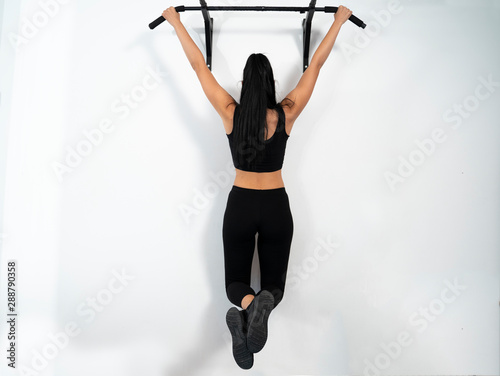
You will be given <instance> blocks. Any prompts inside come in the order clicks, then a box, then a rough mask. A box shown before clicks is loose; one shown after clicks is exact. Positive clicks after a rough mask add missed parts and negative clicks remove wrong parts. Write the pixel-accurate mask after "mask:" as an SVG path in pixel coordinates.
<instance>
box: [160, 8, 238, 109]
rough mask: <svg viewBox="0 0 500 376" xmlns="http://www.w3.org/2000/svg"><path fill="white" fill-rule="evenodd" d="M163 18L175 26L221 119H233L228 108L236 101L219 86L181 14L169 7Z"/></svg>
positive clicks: (193, 66)
mask: <svg viewBox="0 0 500 376" xmlns="http://www.w3.org/2000/svg"><path fill="white" fill-rule="evenodd" d="M162 16H163V17H164V18H165V19H166V20H167V21H168V22H169V23H170V24H171V25H172V26H173V28H174V30H175V33H176V34H177V37H178V38H179V41H180V42H181V45H182V48H183V50H184V53H185V54H186V57H187V58H188V60H189V63H190V64H191V67H192V68H193V69H194V71H195V72H196V75H197V76H198V79H199V81H200V83H201V86H202V88H203V91H204V92H205V95H206V96H207V98H208V100H209V101H210V103H211V104H212V106H213V107H214V108H215V110H216V111H217V113H218V114H219V115H220V116H221V118H223V119H227V118H228V117H231V116H232V112H231V110H228V106H229V104H230V103H234V102H235V100H234V99H233V97H231V95H229V93H228V92H227V91H226V90H224V88H222V87H221V86H220V85H219V83H218V82H217V80H216V79H215V77H214V76H213V74H212V72H211V71H210V69H208V67H207V65H206V64H205V58H204V57H203V54H202V53H201V51H200V49H199V48H198V46H197V45H196V43H194V41H193V39H192V38H191V36H190V35H189V33H188V32H187V30H186V28H185V27H184V25H183V24H182V22H181V18H180V15H179V13H177V11H176V10H175V8H174V7H169V8H168V9H166V10H165V11H164V12H163V13H162Z"/></svg>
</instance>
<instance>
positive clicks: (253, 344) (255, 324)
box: [247, 291, 274, 353]
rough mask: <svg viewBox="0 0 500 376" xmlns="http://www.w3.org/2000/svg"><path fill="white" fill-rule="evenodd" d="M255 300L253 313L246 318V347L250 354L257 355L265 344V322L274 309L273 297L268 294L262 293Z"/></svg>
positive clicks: (266, 292)
mask: <svg viewBox="0 0 500 376" xmlns="http://www.w3.org/2000/svg"><path fill="white" fill-rule="evenodd" d="M254 300H255V307H254V308H253V309H254V310H255V313H253V312H252V317H249V318H248V333H247V347H248V350H249V351H250V352H252V353H258V352H259V351H260V350H262V348H263V347H264V345H265V344H266V342H267V334H268V330H267V321H268V319H269V315H270V314H271V311H272V310H273V308H274V297H273V295H272V294H271V293H270V292H268V291H264V292H262V293H261V294H260V295H259V296H258V297H257V298H255V299H254Z"/></svg>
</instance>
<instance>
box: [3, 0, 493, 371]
mask: <svg viewBox="0 0 500 376" xmlns="http://www.w3.org/2000/svg"><path fill="white" fill-rule="evenodd" d="M54 1H55V0H52V1H50V0H41V1H27V0H24V1H20V2H9V1H7V2H5V4H4V7H5V8H4V10H3V23H2V30H1V31H2V34H1V43H0V49H1V51H0V56H1V58H2V60H1V62H0V64H1V68H2V69H1V72H2V73H1V75H2V76H1V83H0V85H1V93H2V101H1V104H2V106H1V108H0V110H1V113H0V119H1V120H2V124H1V128H0V131H1V135H2V136H4V138H3V139H2V142H1V143H0V145H3V146H2V150H1V153H0V154H1V155H2V156H4V157H2V159H0V161H2V168H1V169H0V171H2V181H1V183H2V184H1V194H0V198H3V203H2V205H3V206H0V207H2V208H3V212H2V218H1V222H0V224H1V226H2V228H0V234H1V235H2V237H1V238H0V241H1V243H0V247H1V248H0V249H1V266H0V267H1V272H0V276H1V280H0V288H1V293H0V301H1V304H0V307H2V309H1V313H0V314H1V315H2V316H1V317H2V321H6V320H7V316H6V314H7V311H6V310H7V295H6V291H7V290H6V287H7V276H6V271H7V261H8V260H16V261H17V265H18V274H17V289H18V293H17V296H18V301H17V303H18V316H17V328H16V330H17V331H16V335H18V338H17V340H18V342H17V344H16V346H17V348H16V357H17V366H18V367H19V366H23V367H27V368H31V369H32V370H33V372H32V373H30V374H37V375H38V374H40V375H58V376H60V375H61V376H62V375H64V376H66V375H71V376H80V375H88V374H92V375H96V376H98V375H109V374H112V375H123V376H125V375H127V376H128V375H134V376H135V375H150V376H155V375H174V376H177V375H193V376H195V375H218V376H219V375H236V374H239V373H240V372H243V371H241V370H240V369H239V368H238V367H237V366H236V364H235V362H234V360H233V358H232V354H231V344H230V343H231V342H230V336H229V332H228V330H227V327H226V324H225V313H226V311H227V310H228V308H229V307H231V303H230V302H229V301H228V300H227V297H226V294H225V290H224V269H223V246H222V218H223V214H224V210H225V205H226V201H227V196H228V193H229V191H230V189H231V185H232V183H233V181H234V176H235V173H234V168H233V166H232V160H231V155H230V152H229V146H228V143H227V138H226V136H225V132H224V128H223V126H222V122H221V121H220V118H219V117H218V115H217V113H216V112H215V110H214V109H213V108H212V107H211V106H210V103H209V102H208V100H207V99H206V97H205V96H204V94H203V91H202V89H201V86H200V85H199V83H198V81H197V78H196V75H195V73H194V72H193V71H192V70H191V68H190V66H189V64H188V61H187V59H186V57H185V56H184V54H183V51H182V48H181V46H180V43H179V41H178V40H177V38H176V36H175V33H174V32H173V29H172V28H171V26H170V25H169V24H167V23H164V24H162V25H161V26H159V27H158V28H157V29H155V30H153V31H151V30H149V28H148V24H149V22H151V21H153V20H154V19H155V18H157V17H158V16H159V15H160V14H161V12H162V11H163V9H165V8H166V7H168V6H170V5H180V4H184V5H197V3H196V1H191V2H189V3H170V4H167V3H165V2H163V1H151V2H147V3H144V2H142V3H139V2H137V1H129V0H126V1H106V2H103V1H100V2H98V1H96V0H86V1H77V0H66V1H64V2H63V1H62V0H58V2H57V3H54ZM0 4H1V3H0ZM54 4H56V5H57V6H56V5H54ZM228 4H239V5H244V4H256V5H266V4H270V3H269V2H250V1H231V0H226V1H223V0H220V1H218V2H215V1H213V2H210V3H209V5H228ZM273 4H280V5H300V6H307V1H298V0H294V1H274V2H273ZM343 4H344V5H346V6H348V7H349V8H350V9H352V10H353V12H354V14H355V15H357V16H358V17H359V18H361V19H362V20H364V21H365V23H367V24H368V27H367V28H366V29H364V30H362V29H359V28H358V27H356V26H354V24H352V23H347V24H346V25H345V26H344V27H343V28H342V30H341V32H340V34H339V37H338V39H337V43H336V45H335V46H334V49H333V51H332V55H331V56H330V58H329V59H328V61H327V63H326V64H325V66H324V68H323V69H322V71H321V75H320V78H319V81H318V83H317V85H316V89H315V92H314V93H313V96H312V98H311V100H310V102H309V104H308V106H307V108H306V109H305V110H304V112H303V113H302V115H301V117H300V118H299V120H298V121H297V122H296V123H295V126H294V128H293V130H292V133H291V137H290V139H289V141H288V146H287V153H286V157H285V163H284V167H283V179H284V181H285V186H286V189H287V192H288V195H289V197H290V202H291V210H292V214H293V218H294V225H295V227H294V228H295V230H294V238H293V242H292V249H291V256H290V265H289V270H288V279H287V288H286V290H285V297H284V300H283V301H282V303H281V304H280V306H279V307H278V308H277V309H276V310H275V311H274V312H273V314H272V315H271V319H270V324H269V332H270V336H269V339H268V342H267V344H266V347H265V348H264V350H262V352H261V353H259V354H256V356H255V365H254V367H253V368H252V369H251V370H250V371H247V372H246V374H249V375H262V376H263V375H266V376H267V375H273V376H275V375H334V374H335V375H339V374H344V375H366V376H368V375H370V376H371V375H378V374H381V375H382V374H383V375H388V374H391V375H416V374H419V375H436V374H440V375H445V374H446V375H451V374H452V375H458V374H460V375H470V374H475V375H498V374H499V373H500V366H499V352H500V351H499V350H500V345H499V300H500V299H499V298H500V297H499V267H500V263H499V246H500V239H499V236H498V228H499V225H500V205H499V192H500V176H499V171H500V169H499V168H500V163H499V161H500V155H499V150H500V148H499V146H500V142H499V141H500V137H499V136H500V128H499V120H500V116H499V115H500V106H499V101H500V93H499V92H500V90H499V88H500V83H499V82H500V51H499V48H498V35H500V23H499V21H500V6H499V2H498V1H486V0H483V1H477V2H474V4H473V5H471V2H465V1H461V0H460V1H459V0H457V1H455V0H448V1H417V0H413V1H409V0H406V1H401V2H397V1H396V2H395V1H356V2H354V1H347V2H345V3H343ZM324 5H339V4H335V3H331V2H324V1H319V2H318V6H324ZM0 14H1V13H0ZM44 15H45V16H44ZM212 17H213V18H214V23H215V26H214V51H213V73H214V75H215V77H216V78H217V80H218V81H219V83H220V84H221V85H222V86H224V87H225V88H226V89H227V90H228V91H229V93H230V94H231V95H233V96H234V97H235V98H238V99H239V90H240V88H241V85H240V84H238V81H240V80H241V79H242V71H243V67H244V64H245V61H246V58H247V57H248V55H249V54H250V53H252V52H263V53H265V54H266V55H267V56H268V57H269V59H270V61H271V63H272V65H273V68H274V73H275V78H276V80H277V81H278V95H279V99H281V98H283V97H284V96H285V95H286V94H287V93H288V92H289V91H290V90H291V89H293V87H294V86H295V85H296V83H297V81H298V79H299V78H300V74H301V72H302V67H301V65H302V29H301V22H302V18H303V15H300V14H298V13H248V12H245V13H222V12H212ZM181 19H182V21H183V22H184V24H185V26H186V28H187V29H188V31H189V32H190V34H191V35H192V37H193V39H194V40H195V41H196V43H198V45H199V46H200V48H201V49H202V51H203V52H204V53H205V49H204V34H203V33H204V29H203V21H202V17H201V14H200V13H198V12H186V13H183V14H182V15H181ZM332 21H333V15H331V14H329V15H327V14H324V13H317V14H316V15H315V16H314V21H313V35H312V41H311V43H312V46H311V47H312V51H311V56H312V53H313V52H314V50H315V49H316V48H317V46H318V45H319V43H320V42H321V39H322V37H323V36H324V34H325V33H326V31H327V30H328V28H329V26H330V24H331V22H332ZM27 22H32V23H33V25H34V26H31V29H30V27H29V26H27V25H28V24H27ZM14 35H17V37H18V38H19V37H23V38H25V39H24V40H22V42H21V43H20V44H19V45H18V47H17V48H14V43H13V38H14ZM9 67H10V68H9ZM152 71H153V72H156V73H154V74H152V73H151V72H152ZM487 81H490V84H488V85H489V86H488V87H486V86H485V82H487ZM491 82H492V83H491ZM145 86H146V87H147V88H144V87H145ZM130 95H132V98H135V99H132V101H133V103H130V102H128V103H129V104H127V102H126V101H127V99H126V96H130ZM141 95H142V96H141ZM102 129H105V130H106V131H107V133H103V132H102V131H101V130H102ZM85 134H91V136H89V137H94V142H95V143H96V145H92V144H91V143H90V142H89V141H88V138H87V136H86V135H85ZM418 144H420V145H421V146H420V148H419V146H418ZM85 146H90V149H85ZM421 148H423V149H426V148H427V149H426V153H424V152H423V151H421ZM82 154H86V155H82ZM54 166H58V168H59V173H57V172H56V170H55V169H54V168H55V167H54ZM64 166H65V167H64ZM61 168H62V169H65V170H61ZM61 171H63V172H62V173H61ZM254 261H256V260H254ZM254 265H256V264H254ZM255 273H256V274H255V275H254V278H253V285H254V286H255V287H256V288H258V269H255ZM0 329H1V333H0V336H1V337H0V341H1V343H2V349H6V348H8V347H9V346H8V341H7V332H6V327H5V325H2V326H0ZM65 330H66V331H67V333H68V334H62V333H63V332H64V331H65ZM69 334H71V336H70V335H69ZM6 362H7V360H6V359H5V357H3V360H2V364H1V367H2V374H5V375H9V374H12V375H14V374H17V373H16V372H14V371H12V372H10V371H9V368H8V367H7V366H6ZM9 372H10V373H9Z"/></svg>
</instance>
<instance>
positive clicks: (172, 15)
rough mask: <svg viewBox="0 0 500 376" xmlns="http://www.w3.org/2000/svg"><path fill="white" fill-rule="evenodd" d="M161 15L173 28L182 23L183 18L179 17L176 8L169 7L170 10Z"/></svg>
mask: <svg viewBox="0 0 500 376" xmlns="http://www.w3.org/2000/svg"><path fill="white" fill-rule="evenodd" d="M161 15H162V16H163V18H165V19H166V20H167V21H168V23H169V24H170V25H172V26H175V24H176V23H178V22H181V16H180V15H179V13H177V11H176V10H175V7H169V8H168V9H165V10H164V11H163V13H162V14H161Z"/></svg>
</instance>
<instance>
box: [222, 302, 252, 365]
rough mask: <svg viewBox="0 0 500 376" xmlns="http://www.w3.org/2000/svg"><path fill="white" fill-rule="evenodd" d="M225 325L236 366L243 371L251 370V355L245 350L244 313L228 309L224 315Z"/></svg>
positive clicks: (233, 308) (234, 308) (232, 308)
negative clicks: (230, 338) (230, 339)
mask: <svg viewBox="0 0 500 376" xmlns="http://www.w3.org/2000/svg"><path fill="white" fill-rule="evenodd" d="M226 323H227V327H228V328H229V331H230V332H231V336H232V339H233V357H234V360H235V361H236V364H238V366H239V367H240V368H243V369H250V368H252V366H253V354H252V353H251V352H250V351H248V348H247V338H246V320H245V315H244V312H243V311H240V310H238V309H237V308H236V307H231V308H229V311H227V314H226Z"/></svg>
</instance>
